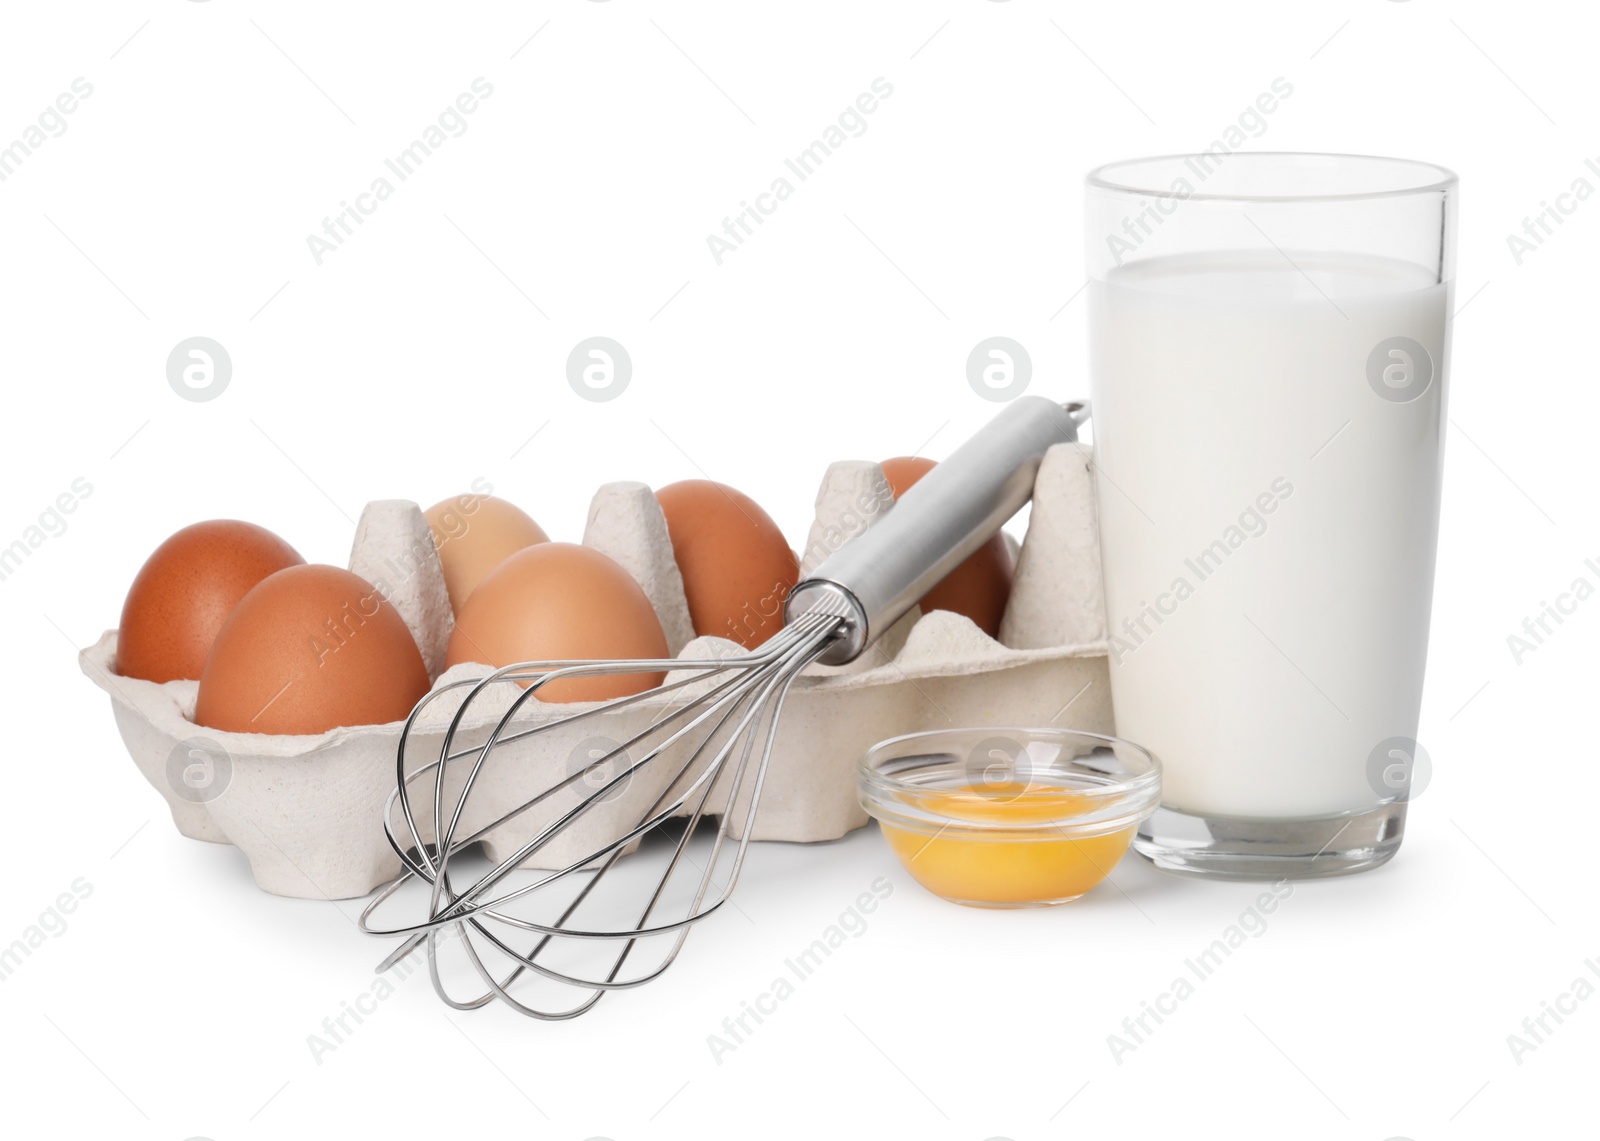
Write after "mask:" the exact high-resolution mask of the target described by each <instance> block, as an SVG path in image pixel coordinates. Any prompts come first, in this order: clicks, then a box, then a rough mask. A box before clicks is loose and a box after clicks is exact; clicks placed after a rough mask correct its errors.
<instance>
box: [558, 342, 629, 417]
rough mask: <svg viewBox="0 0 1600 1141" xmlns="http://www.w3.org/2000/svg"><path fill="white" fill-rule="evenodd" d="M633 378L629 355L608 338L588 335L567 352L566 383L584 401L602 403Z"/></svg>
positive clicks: (623, 390) (623, 389) (617, 395)
mask: <svg viewBox="0 0 1600 1141" xmlns="http://www.w3.org/2000/svg"><path fill="white" fill-rule="evenodd" d="M632 379H633V358H632V357H630V356H629V355H628V350H627V349H625V348H623V347H622V345H621V344H619V343H618V342H616V341H613V340H612V339H611V338H610V337H589V338H588V339H586V340H582V341H579V342H578V343H577V344H576V345H573V346H572V352H570V353H569V354H567V383H568V384H570V385H572V391H574V392H576V393H577V394H578V395H579V396H581V397H583V398H584V399H585V400H592V401H594V402H595V403H596V404H604V403H605V402H606V401H608V400H615V399H616V398H617V397H619V396H621V395H622V394H623V393H624V392H626V391H627V389H628V382H629V381H631V380H632Z"/></svg>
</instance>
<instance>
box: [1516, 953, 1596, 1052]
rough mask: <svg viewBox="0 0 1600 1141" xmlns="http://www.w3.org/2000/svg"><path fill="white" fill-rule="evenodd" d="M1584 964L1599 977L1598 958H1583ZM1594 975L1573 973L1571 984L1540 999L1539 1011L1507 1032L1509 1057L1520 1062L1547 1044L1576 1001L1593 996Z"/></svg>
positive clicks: (1576, 1010) (1573, 1011) (1571, 1012)
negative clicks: (1590, 976)
mask: <svg viewBox="0 0 1600 1141" xmlns="http://www.w3.org/2000/svg"><path fill="white" fill-rule="evenodd" d="M1583 965H1584V967H1586V968H1587V969H1588V971H1589V974H1591V975H1593V976H1594V979H1600V959H1585V960H1584V961H1583ZM1594 979H1591V978H1587V977H1585V976H1583V975H1577V976H1575V977H1574V978H1573V980H1572V982H1571V984H1569V985H1568V987H1567V988H1566V989H1565V990H1563V991H1561V992H1560V993H1559V994H1557V995H1556V996H1555V998H1553V999H1544V1000H1542V1001H1540V1003H1539V1013H1538V1014H1530V1015H1529V1016H1528V1017H1527V1018H1524V1019H1523V1020H1522V1026H1521V1027H1520V1029H1521V1031H1522V1032H1521V1033H1520V1034H1518V1033H1515V1032H1513V1033H1511V1034H1507V1035H1506V1048H1507V1049H1508V1050H1510V1051H1511V1057H1512V1058H1513V1059H1514V1060H1515V1061H1516V1063H1517V1065H1519V1066H1520V1065H1522V1063H1523V1062H1524V1061H1525V1060H1526V1059H1527V1057H1528V1055H1529V1054H1531V1053H1533V1052H1534V1051H1535V1050H1537V1049H1538V1048H1539V1047H1541V1046H1544V1045H1546V1044H1548V1042H1549V1040H1550V1036H1551V1035H1552V1034H1554V1033H1555V1032H1556V1031H1557V1030H1558V1029H1560V1028H1561V1024H1562V1023H1564V1022H1565V1021H1566V1020H1567V1018H1568V1016H1570V1015H1573V1014H1576V1013H1578V1009H1579V1007H1578V1004H1579V1003H1581V1002H1587V1001H1589V999H1591V998H1593V997H1594V995H1595V993H1596V987H1595V982H1594Z"/></svg>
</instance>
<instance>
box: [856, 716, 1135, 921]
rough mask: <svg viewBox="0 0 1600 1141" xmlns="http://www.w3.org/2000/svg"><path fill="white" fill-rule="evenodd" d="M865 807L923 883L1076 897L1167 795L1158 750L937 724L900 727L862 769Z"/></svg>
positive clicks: (953, 890) (961, 890)
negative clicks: (922, 729) (925, 728)
mask: <svg viewBox="0 0 1600 1141" xmlns="http://www.w3.org/2000/svg"><path fill="white" fill-rule="evenodd" d="M856 788H857V792H858V794H859V797H860V801H861V807H863V808H865V809H866V810H867V813H868V815H870V816H872V817H873V818H874V819H875V820H877V821H878V823H879V824H880V825H881V826H882V828H883V835H884V837H885V838H886V839H887V840H888V841H889V846H890V848H892V849H893V850H894V853H895V855H896V856H898V857H899V859H900V862H901V863H902V864H904V865H905V868H906V870H907V871H908V872H910V873H911V875H912V877H913V878H914V879H915V880H916V881H917V882H918V883H920V884H921V885H922V886H923V887H925V888H927V889H928V890H929V891H931V892H933V893H934V894H935V895H938V896H940V897H942V898H944V899H947V900H950V901H951V902H952V903H961V904H965V905H967V906H969V907H988V908H1015V907H1048V906H1050V905H1052V904H1057V903H1066V902H1068V901H1070V900H1074V899H1077V898H1078V897H1079V896H1081V895H1083V894H1084V893H1085V892H1087V891H1088V890H1090V889H1091V888H1093V887H1094V886H1095V885H1096V884H1098V883H1099V882H1100V881H1101V880H1103V879H1104V878H1105V877H1106V875H1107V873H1109V872H1110V871H1111V869H1112V867H1114V866H1115V865H1116V863H1117V861H1118V860H1120V859H1121V858H1122V855H1123V853H1124V852H1126V851H1127V850H1128V843H1129V841H1130V840H1132V839H1133V834H1134V831H1135V829H1137V827H1138V825H1139V822H1140V821H1142V820H1143V819H1144V818H1145V817H1147V816H1149V815H1150V814H1151V813H1152V812H1154V811H1155V809H1156V805H1157V803H1158V802H1159V801H1160V799H1161V762H1160V761H1158V760H1156V758H1155V757H1154V756H1153V755H1152V754H1151V753H1150V752H1149V751H1147V750H1146V749H1143V748H1141V747H1140V746H1138V745H1135V744H1133V743H1132V742H1131V741H1124V740H1122V739H1120V738H1117V737H1107V736H1104V735H1102V734H1100V733H1084V732H1079V731H1077V730H1072V729H1011V728H982V729H939V730H935V731H933V732H928V733H911V734H907V735H906V736H903V737H893V738H891V739H889V740H887V741H883V742H881V743H879V744H877V745H874V746H873V747H872V748H871V749H869V750H868V751H867V755H866V757H865V758H863V759H862V761H861V764H860V765H859V766H858V768H857V771H856Z"/></svg>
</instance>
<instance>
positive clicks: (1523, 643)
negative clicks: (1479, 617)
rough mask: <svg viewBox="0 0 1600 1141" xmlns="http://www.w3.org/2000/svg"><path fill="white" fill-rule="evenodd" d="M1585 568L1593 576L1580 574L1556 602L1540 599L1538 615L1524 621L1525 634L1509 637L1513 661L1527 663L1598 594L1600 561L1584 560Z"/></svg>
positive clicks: (1510, 635)
mask: <svg viewBox="0 0 1600 1141" xmlns="http://www.w3.org/2000/svg"><path fill="white" fill-rule="evenodd" d="M1583 567H1584V569H1585V570H1586V571H1588V572H1589V574H1580V575H1579V576H1578V577H1577V578H1575V579H1573V580H1572V584H1571V585H1570V586H1568V587H1567V589H1566V590H1563V591H1562V592H1561V593H1560V594H1558V595H1556V600H1555V601H1554V602H1546V601H1545V600H1544V599H1540V600H1539V609H1538V612H1537V613H1535V614H1533V615H1531V616H1529V617H1527V618H1524V619H1523V620H1522V631H1521V632H1520V633H1516V634H1507V635H1506V648H1507V649H1508V650H1510V651H1511V660H1512V661H1514V662H1516V663H1517V665H1519V666H1520V665H1521V664H1522V663H1523V660H1524V659H1525V658H1526V657H1527V656H1528V655H1529V654H1531V653H1533V652H1534V651H1535V650H1537V649H1539V648H1540V647H1541V646H1543V645H1544V644H1545V642H1546V640H1547V639H1549V637H1550V636H1551V635H1552V634H1554V633H1555V632H1556V630H1557V629H1558V628H1559V627H1560V626H1561V625H1562V624H1564V623H1565V622H1566V620H1567V619H1568V618H1571V617H1572V616H1573V615H1574V614H1576V613H1577V612H1578V607H1579V606H1582V605H1583V604H1584V603H1585V602H1587V601H1589V599H1591V598H1593V597H1594V595H1595V585H1594V582H1595V580H1594V579H1591V578H1590V577H1589V575H1594V576H1595V579H1600V561H1596V560H1595V559H1592V558H1590V559H1584V560H1583Z"/></svg>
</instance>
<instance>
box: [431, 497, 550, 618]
mask: <svg viewBox="0 0 1600 1141" xmlns="http://www.w3.org/2000/svg"><path fill="white" fill-rule="evenodd" d="M424 514H425V515H426V516H427V517H428V526H429V527H430V528H432V529H433V542H434V545H435V546H436V547H438V548H439V561H440V562H441V563H443V564H444V585H445V589H446V590H447V591H449V592H450V608H451V609H452V610H454V611H455V612H456V613H457V614H460V613H461V606H462V604H463V603H465V602H466V601H467V599H468V597H470V596H471V594H472V592H473V591H474V590H476V589H478V584H479V583H481V582H482V581H483V580H484V578H485V576H487V575H488V573H489V572H490V571H492V570H494V568H495V567H497V566H499V565H500V564H501V563H503V562H504V561H505V560H506V558H507V557H508V556H510V555H514V554H516V553H517V552H518V551H520V550H522V549H523V548H524V547H531V546H533V545H534V544H535V543H548V542H549V541H550V536H549V535H546V534H545V533H544V528H542V527H540V526H539V524H537V523H535V522H534V521H533V520H532V519H531V518H529V517H528V514H527V513H526V512H525V511H523V510H522V509H521V508H520V507H516V506H513V505H512V504H510V503H507V502H506V501H505V500H504V499H496V498H495V497H494V496H492V495H457V496H454V497H453V498H450V499H446V500H444V501H443V502H440V503H435V504H434V505H433V506H432V507H430V508H428V510H427V511H425V512H424Z"/></svg>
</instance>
